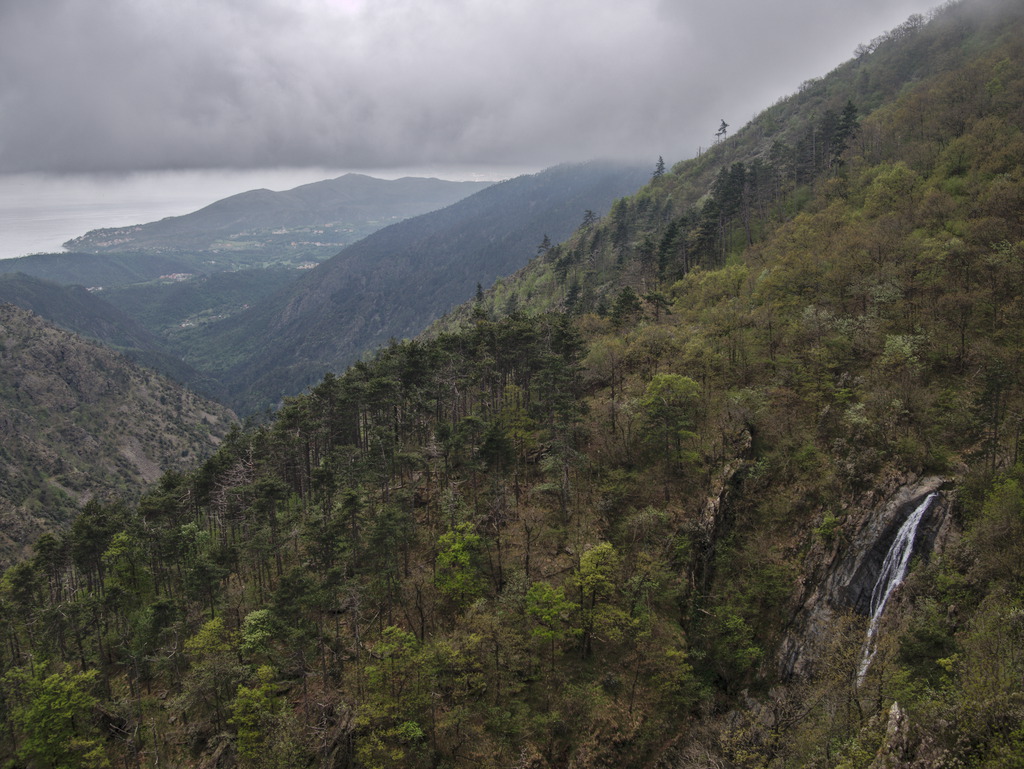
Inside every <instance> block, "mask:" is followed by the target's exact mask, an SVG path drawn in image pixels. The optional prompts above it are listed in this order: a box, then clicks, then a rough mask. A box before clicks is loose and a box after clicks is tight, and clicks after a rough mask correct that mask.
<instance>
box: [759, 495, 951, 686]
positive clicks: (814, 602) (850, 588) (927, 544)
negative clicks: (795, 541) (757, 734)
mask: <svg viewBox="0 0 1024 769" xmlns="http://www.w3.org/2000/svg"><path fill="white" fill-rule="evenodd" d="M904 481H905V482H903V483H902V484H900V485H898V486H896V487H895V488H894V489H893V490H892V491H891V492H879V493H876V494H875V495H873V496H869V497H867V498H865V499H864V500H862V501H861V503H860V504H858V505H857V506H855V507H854V508H853V509H851V510H850V511H848V513H847V521H846V523H845V524H844V526H843V533H842V536H839V537H837V538H836V540H835V541H834V542H833V543H832V544H831V545H830V546H829V547H825V546H823V545H820V544H818V545H815V546H814V547H812V549H811V552H810V553H809V554H808V557H807V566H806V569H805V574H806V575H807V576H806V578H805V579H804V582H803V585H802V586H801V589H800V592H799V595H797V596H796V598H795V600H794V604H793V605H794V611H793V615H792V620H791V623H790V626H789V629H788V631H787V633H786V635H785V637H784V639H783V642H782V644H781V647H780V651H779V657H778V664H779V672H780V674H781V675H782V677H783V678H784V679H788V678H791V677H793V676H802V675H806V674H808V673H809V672H811V670H812V668H813V664H814V658H815V655H816V649H817V647H818V644H819V643H820V642H821V641H822V640H823V638H824V636H825V634H826V633H827V632H828V628H829V626H830V624H831V623H832V622H833V620H834V619H835V618H836V617H837V616H838V615H840V614H843V613H845V612H848V611H851V610H852V611H854V612H857V613H859V614H863V615H865V616H866V615H867V614H868V613H869V611H870V605H871V592H872V590H873V589H874V586H875V582H876V581H877V579H878V575H879V573H880V572H881V569H882V563H883V561H884V560H885V556H886V553H888V551H889V548H890V547H891V546H892V543H893V541H894V540H895V538H896V534H897V532H898V531H899V528H900V526H901V525H902V524H903V522H904V521H905V520H906V519H907V517H908V516H910V515H911V514H912V513H913V512H914V510H915V509H916V508H917V507H918V505H920V504H921V502H923V501H924V499H925V498H926V497H927V496H928V495H929V494H931V493H933V492H937V494H936V497H935V499H934V500H933V501H932V504H931V506H930V507H929V508H928V510H927V511H926V512H925V514H924V517H923V518H922V520H921V523H920V525H919V527H918V529H917V535H916V537H915V539H914V548H913V555H912V559H914V558H920V557H924V558H927V557H929V556H930V554H931V553H932V552H933V551H934V550H935V549H936V547H937V546H938V545H939V544H940V542H941V540H942V539H943V538H944V536H945V532H946V529H947V528H948V522H949V520H950V518H949V515H948V513H949V510H950V507H951V504H952V497H951V492H948V491H944V490H943V487H944V485H945V480H944V479H942V478H939V477H934V476H933V477H928V478H922V479H919V480H910V479H904Z"/></svg>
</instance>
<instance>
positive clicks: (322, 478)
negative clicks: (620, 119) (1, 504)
mask: <svg viewBox="0 0 1024 769" xmlns="http://www.w3.org/2000/svg"><path fill="white" fill-rule="evenodd" d="M858 53H859V55H858V58H857V59H855V60H853V61H851V62H849V63H848V64H846V65H844V66H843V67H841V68H839V69H838V70H836V71H835V72H833V73H831V74H829V75H828V76H827V77H825V78H823V79H821V80H820V81H816V82H813V83H809V84H806V85H805V87H804V88H803V89H802V90H801V92H800V93H798V94H797V95H795V96H793V97H791V98H789V99H786V100H783V101H780V102H779V103H778V104H777V105H775V106H774V107H772V108H771V109H770V110H768V111H767V112H766V113H765V114H763V115H761V116H759V117H758V118H755V120H754V121H753V122H752V123H751V124H750V125H749V126H747V127H746V128H745V129H743V130H742V131H740V132H738V133H737V134H736V136H734V137H732V138H728V139H724V140H723V141H721V142H720V143H719V144H718V145H716V146H715V147H714V148H713V149H712V150H711V151H709V152H707V153H705V154H703V155H702V156H701V157H700V158H697V159H694V160H692V161H687V162H685V163H680V164H678V165H677V166H676V167H674V168H673V169H671V170H665V171H664V172H663V173H658V172H656V178H654V179H653V180H652V181H651V183H650V184H649V185H648V186H647V187H645V188H644V189H643V190H641V191H640V192H639V193H638V194H637V195H635V196H632V197H629V198H626V199H624V200H622V201H621V202H619V203H617V204H616V205H615V206H614V207H613V209H612V211H611V213H610V214H609V215H608V216H606V217H604V218H602V219H599V220H594V221H589V220H588V221H587V222H586V223H585V226H584V227H582V228H580V231H579V232H577V233H575V234H574V235H573V236H572V237H570V238H569V239H568V240H566V241H565V242H564V243H558V244H554V245H551V247H550V248H548V247H545V248H543V249H542V252H541V253H540V254H539V255H538V257H537V258H536V259H535V260H534V261H533V262H532V263H531V264H530V265H529V266H528V267H526V268H525V269H524V270H523V271H522V272H520V273H519V274H518V275H516V276H515V277H513V278H511V279H509V280H507V281H504V282H503V283H501V284H500V285H499V286H497V287H495V289H494V290H493V291H490V292H487V293H485V294H483V295H482V296H480V297H478V299H477V300H476V301H475V302H471V303H470V304H469V305H467V306H466V307H464V308H462V309H461V310H460V311H459V312H456V313H453V314H452V315H451V316H450V317H449V318H448V319H447V321H446V323H445V324H444V325H443V326H439V327H437V328H435V329H434V330H433V331H432V333H431V334H430V335H429V336H427V337H423V338H419V339H417V340H414V341H406V342H402V343H394V344H392V345H390V346H388V347H386V348H384V349H382V350H381V351H380V352H379V353H378V354H377V355H376V356H375V357H373V358H372V359H370V360H366V361H362V362H359V363H356V364H355V365H353V366H352V367H351V368H349V369H348V370H347V371H345V372H344V373H339V374H336V375H328V376H327V377H325V378H324V379H323V381H321V382H320V384H318V385H317V386H316V387H314V388H313V389H312V390H311V391H310V392H309V393H308V394H305V395H303V396H300V397H297V398H292V399H288V400H287V401H286V403H285V405H284V407H283V408H282V409H281V411H280V413H279V414H278V415H277V416H276V418H275V419H274V420H273V421H272V422H271V423H270V424H267V425H264V426H261V427H258V428H255V429H253V430H250V431H248V432H241V431H237V432H234V433H232V434H231V435H229V436H228V437H227V439H226V440H225V441H224V443H223V444H222V446H221V447H220V449H219V450H218V452H217V453H216V455H214V456H213V457H212V458H211V459H210V460H209V461H207V462H205V463H203V464H202V465H201V466H199V467H196V468H194V469H192V470H190V471H185V472H171V473H167V474H165V475H164V476H163V478H162V479H161V481H160V483H159V486H158V487H157V488H156V489H154V490H153V492H152V493H151V494H149V495H148V496H146V497H145V498H144V499H143V500H142V501H141V502H140V503H139V504H138V505H137V506H124V505H92V506H90V507H89V508H88V509H86V510H85V511H83V513H82V514H81V515H80V517H79V518H78V520H77V521H76V525H75V526H74V527H73V528H72V530H71V531H70V532H68V534H67V535H64V536H60V537H52V538H47V539H46V540H45V541H44V542H43V543H41V546H40V547H38V548H37V549H36V552H35V553H34V554H33V555H32V557H31V558H28V559H26V560H24V561H23V562H21V563H20V564H18V565H17V566H14V567H13V568H11V569H8V571H7V572H6V573H5V574H4V576H3V578H2V580H0V613H2V616H3V617H4V618H5V619H6V620H7V621H5V622H3V623H0V666H2V669H3V674H2V675H3V681H4V686H2V687H0V717H2V718H3V719H4V721H5V723H6V724H7V725H8V728H7V729H6V730H3V731H2V732H0V752H2V753H3V754H4V755H5V756H9V757H11V760H12V762H14V765H28V766H90V767H100V766H115V765H125V766H142V767H157V766H203V767H215V766H220V767H229V766H239V767H353V768H359V769H362V768H369V767H392V766H393V767H441V766H445V767H463V766H466V767H468V766H493V767H510V766H518V767H532V768H534V769H542V768H543V767H565V766H571V767H580V768H583V767H605V766H648V767H659V768H664V769H674V768H675V767H807V766H820V767H882V766H891V767H911V766H950V767H953V766H956V767H996V766H1016V765H1019V764H1020V763H1021V761H1022V760H1024V758H1022V757H1024V732H1022V730H1021V726H1020V725H1021V722H1022V718H1024V686H1022V683H1021V682H1022V680H1024V659H1022V657H1021V654H1020V650H1021V649H1022V648H1024V643H1022V642H1024V625H1022V623H1021V616H1022V615H1021V605H1020V602H1021V590H1022V586H1024V465H1022V464H1021V463H1020V462H1019V460H1020V456H1019V450H1020V448H1021V427H1022V416H1021V415H1022V414H1024V391H1022V386H1021V385H1022V382H1021V376H1020V372H1021V357H1022V353H1024V344H1022V341H1024V217H1022V211H1024V170H1022V169H1024V134H1022V126H1024V9H1022V8H1021V7H1020V4H1019V3H1017V2H1011V1H1010V0H985V1H984V2H977V1H976V2H971V1H970V0H967V1H966V2H963V3H960V4H953V5H949V6H947V7H945V8H943V9H942V10H940V11H938V12H937V13H936V14H935V16H934V18H932V19H930V20H925V19H918V18H912V19H911V20H910V21H908V22H907V24H905V25H903V26H901V27H900V28H898V29H897V30H893V31H892V32H890V33H887V34H885V35H883V36H881V37H880V38H878V39H876V40H875V41H872V42H871V43H870V44H869V45H865V46H864V47H863V49H862V50H860V51H859V52H858ZM922 500H924V501H923V502H922ZM932 500H935V502H934V504H935V512H934V513H929V515H930V516H931V518H930V519H929V520H927V521H925V522H924V523H922V530H921V532H920V534H921V536H920V542H919V543H918V546H916V547H912V548H911V549H909V550H907V553H906V562H907V566H908V569H909V576H908V577H907V579H906V581H905V582H904V583H903V584H902V586H900V587H898V588H897V589H896V591H895V593H894V595H893V597H892V601H891V603H890V606H889V608H888V609H887V610H886V613H885V614H882V615H881V623H880V624H879V625H878V626H877V627H876V628H875V629H874V633H875V634H874V635H872V636H871V637H869V636H867V632H868V618H867V616H866V613H867V611H868V608H867V605H868V604H869V603H870V597H871V596H870V593H871V592H872V585H873V583H874V582H875V578H876V577H877V576H879V574H880V572H881V571H882V567H883V563H882V561H883V558H884V557H885V555H886V552H887V550H889V549H890V545H891V544H892V543H893V542H894V541H896V540H898V539H899V538H900V535H899V532H898V531H897V529H900V530H902V528H903V525H902V524H903V521H904V520H906V519H907V516H908V515H912V514H914V513H912V512H911V511H917V514H922V513H923V512H924V509H925V505H926V504H932ZM922 520H923V518H922ZM848 564H853V565H852V566H849V569H848V570H847V565H848ZM844 570H847V571H844ZM846 574H849V575H852V577H851V578H852V579H853V580H854V581H853V582H850V581H844V580H843V579H841V577H843V576H844V575H846ZM854 582H855V583H856V584H854ZM865 590H866V592H867V594H868V595H867V596H864V595H863V593H864V592H865ZM44 629H45V631H44ZM44 715H45V718H44V717H43V716H44Z"/></svg>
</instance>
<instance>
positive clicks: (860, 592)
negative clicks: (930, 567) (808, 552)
mask: <svg viewBox="0 0 1024 769" xmlns="http://www.w3.org/2000/svg"><path fill="white" fill-rule="evenodd" d="M913 493H914V494H915V496H914V497H913V498H911V499H909V500H907V501H900V500H899V498H898V499H897V500H895V502H896V503H897V504H896V507H895V510H894V511H893V512H892V514H891V515H882V516H879V520H878V522H877V525H876V526H865V529H864V530H863V532H862V534H863V536H862V537H860V538H859V542H858V544H859V546H860V548H861V553H860V556H859V557H858V555H857V548H856V547H854V548H851V552H850V553H849V554H848V558H847V561H852V563H848V564H847V566H848V567H849V566H854V568H855V571H854V572H853V574H852V575H851V577H850V581H849V584H848V585H847V586H846V588H845V590H840V594H839V595H838V596H836V598H837V599H838V601H837V603H838V605H837V606H836V607H835V608H850V609H853V610H854V611H855V612H857V613H858V614H868V613H869V612H870V607H871V593H872V591H873V590H874V587H875V582H876V581H877V580H878V575H879V574H880V573H881V570H882V563H883V561H885V556H886V554H887V553H888V552H889V548H890V547H892V544H893V541H894V540H895V538H896V533H897V531H899V528H900V526H901V525H902V524H903V522H904V521H905V520H906V519H907V517H908V516H909V515H911V514H912V513H913V512H914V510H915V509H916V508H917V506H918V505H919V504H921V502H923V501H924V498H925V497H926V496H927V495H928V494H929V493H931V492H925V493H924V494H919V492H918V490H917V488H916V487H915V488H914V492H913ZM947 508H948V500H946V499H944V498H943V496H942V495H941V494H940V495H938V496H936V497H935V499H934V500H933V501H932V504H931V505H930V506H929V507H928V509H927V510H926V511H925V513H924V516H923V517H922V518H921V523H920V524H919V525H918V527H917V534H916V536H915V538H914V548H913V553H912V555H911V559H912V560H913V559H914V558H917V557H919V556H923V557H927V556H928V555H930V554H931V552H932V550H933V549H934V547H935V539H936V537H937V536H938V533H939V529H940V527H941V525H942V522H943V520H944V518H945V514H946V510H947ZM881 527H884V528H882V530H881V531H878V529H879V528H881ZM844 571H846V570H844Z"/></svg>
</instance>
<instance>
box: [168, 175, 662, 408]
mask: <svg viewBox="0 0 1024 769" xmlns="http://www.w3.org/2000/svg"><path fill="white" fill-rule="evenodd" d="M649 176H650V172H649V169H642V168H638V167H636V166H623V165H618V164H608V163H590V164H584V165H578V166H568V165H567V166H559V167H556V168H552V169H549V170H547V171H544V172H542V173H539V174H534V175H530V176H523V177H519V178H517V179H512V180H509V181H506V182H502V183H500V184H496V185H494V186H492V187H489V188H488V189H486V190H483V191H482V192H479V193H477V194H475V195H473V196H471V197H469V198H466V199H465V200H463V201H460V202H459V203H456V204H454V205H452V206H449V207H448V208H446V209H443V210H441V211H437V212H434V213H431V214H427V215H424V216H421V217H416V218H414V219H410V220H407V221H405V222H401V223H399V224H396V225H392V226H391V227H388V228H386V229H384V230H381V231H380V232H377V233H375V234H374V235H372V236H370V237H368V238H366V239H365V240H363V241H361V242H359V243H357V244H354V245H352V246H350V247H349V248H347V249H345V250H344V251H343V252H341V253H340V254H339V255H338V256H336V257H334V258H333V259H331V260H329V261H328V262H326V263H324V264H321V265H320V266H318V267H317V268H316V269H314V270H311V271H310V272H309V274H307V275H305V276H304V277H303V278H302V279H301V280H299V281H298V282H297V283H296V284H294V285H293V286H291V287H289V288H288V289H287V290H286V291H283V292H281V293H280V294H278V295H277V296H275V297H273V298H272V299H271V300H269V301H264V302H261V303H259V304H258V305H256V306H254V307H253V308H252V309H251V310H249V311H248V312H245V313H241V314H239V315H237V316H234V317H232V318H230V319H228V320H226V321H223V322H221V323H217V324H212V325H210V326H205V327H203V328H201V329H198V330H197V331H196V333H195V334H194V336H192V337H191V338H187V339H184V340H183V341H182V348H183V349H184V350H186V351H187V352H186V354H185V357H186V360H189V361H190V362H191V363H192V364H193V365H195V366H196V367H197V368H200V369H202V370H204V371H207V372H209V373H211V374H212V375H215V376H218V377H219V378H221V380H222V381H223V383H224V385H225V387H226V388H227V389H228V390H229V391H230V392H231V393H232V401H231V402H232V405H233V406H234V407H236V408H237V409H239V410H241V411H252V410H256V409H259V408H262V407H265V406H267V405H271V404H274V403H277V402H279V400H280V398H281V397H282V396H284V395H294V394H297V393H299V392H301V391H302V389H303V388H305V387H306V386H308V385H310V384H312V383H314V382H316V381H317V380H318V379H319V378H320V377H321V376H323V374H324V372H325V371H335V370H340V369H342V368H344V367H345V366H346V365H348V364H349V363H351V362H352V361H353V360H356V359H358V358H359V357H360V356H361V355H363V354H364V353H366V352H368V351H371V350H373V349H374V348H376V347H377V346H379V345H381V344H384V343H386V342H387V341H388V340H389V339H391V338H403V337H407V336H412V335H415V334H417V333H419V332H420V331H421V330H422V329H423V328H424V327H425V326H426V325H427V324H428V323H429V322H430V321H431V320H433V319H434V318H435V317H437V316H438V315H440V314H441V313H443V312H445V311H446V310H447V309H448V308H450V307H451V306H453V305H455V304H457V303H459V302H463V301H466V300H467V299H469V298H470V297H472V296H473V293H474V291H475V289H476V287H477V286H478V285H480V284H482V285H485V286H486V285H490V283H491V282H492V281H493V280H494V279H495V278H496V277H498V276H500V275H506V274H508V273H510V272H513V271H514V270H516V269H518V268H519V267H520V266H522V265H523V264H525V263H526V262H527V261H528V260H529V259H530V258H531V257H532V256H533V255H534V254H536V252H537V247H538V245H539V244H541V243H542V242H543V240H544V238H545V236H548V237H549V238H551V239H555V240H558V239H561V238H564V237H566V236H567V235H568V234H569V233H571V232H572V230H573V229H574V228H575V227H577V226H578V225H579V223H580V221H581V220H583V218H584V215H585V213H586V211H588V210H590V211H593V212H603V211H607V210H608V207H609V206H610V205H611V204H612V201H614V200H615V199H616V198H618V197H620V196H622V195H625V194H628V193H630V192H632V191H634V190H636V189H637V188H638V187H639V186H640V185H641V184H642V183H643V182H644V181H646V180H647V179H648V178H649Z"/></svg>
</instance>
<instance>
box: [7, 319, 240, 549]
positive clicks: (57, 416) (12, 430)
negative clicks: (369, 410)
mask: <svg viewBox="0 0 1024 769" xmlns="http://www.w3.org/2000/svg"><path fill="white" fill-rule="evenodd" d="M0 358H2V361H3V365H2V366H0V426H2V427H0V432H2V433H3V436H4V438H3V444H2V446H0V453H2V458H3V462H2V465H0V473H2V477H0V517H2V520H3V526H2V527H0V529H2V539H0V558H3V559H4V560H7V559H9V558H10V557H11V556H13V555H15V554H17V553H19V552H20V551H21V549H22V548H23V547H24V546H25V545H27V544H28V543H29V542H30V541H32V540H33V539H35V538H36V537H37V536H38V535H39V533H40V532H42V531H45V530H51V529H54V528H56V527H59V526H61V525H64V524H66V523H67V522H68V521H69V520H70V519H71V518H72V516H73V514H74V511H75V510H76V509H77V508H78V507H79V506H81V505H82V504H84V503H85V502H87V501H88V500H90V499H93V498H106V497H111V496H113V495H117V496H124V495H126V496H128V497H129V498H130V497H132V496H137V495H138V494H139V493H140V492H141V491H142V490H143V489H144V488H145V486H146V485H147V484H150V483H152V482H153V481H155V480H156V479H157V478H158V477H159V476H160V475H161V474H162V473H163V472H166V471H168V470H172V469H174V468H181V469H184V468H186V467H189V466H190V465H193V464H194V463H195V462H196V461H197V460H198V459H201V458H203V457H205V456H208V455H209V454H210V453H212V452H213V450H214V449H215V448H216V446H217V444H218V443H219V442H220V440H221V438H222V437H223V436H224V434H225V433H226V432H227V429H228V427H229V426H230V425H231V424H232V423H233V422H234V417H233V415H232V414H231V413H230V412H228V411H227V410H226V409H224V408H222V407H220V406H217V405H215V404H213V403H210V402H208V401H205V400H203V399H201V398H199V397H197V396H195V395H193V394H192V393H190V392H189V391H187V390H184V389H183V388H182V387H180V386H179V385H176V384H173V383H172V382H170V381H168V380H167V379H165V378H164V377H162V376H159V375H157V374H155V373H153V372H152V371H148V370H146V369H142V368H139V367H137V366H135V365H133V364H132V363H130V362H129V361H127V360H126V359H125V358H123V357H121V356H120V355H118V354H116V353H114V352H111V351H110V350H107V349H104V348H102V347H99V346H97V345H95V344H92V343H89V342H86V341H85V340H83V339H80V338H78V337H75V336H73V335H71V334H69V333H67V332H65V331H62V330H60V329H58V328H56V327H54V326H52V325H50V324H48V323H46V322H44V321H43V320H42V319H41V318H39V317H38V316H36V315H34V314H32V313H31V312H29V311H27V310H24V309H22V308H19V307H15V306H14V305H11V304H0Z"/></svg>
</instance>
